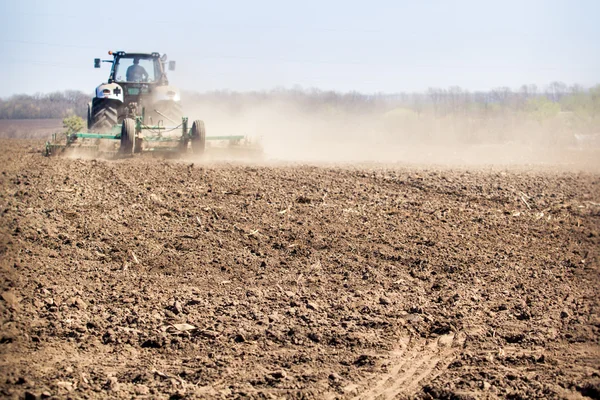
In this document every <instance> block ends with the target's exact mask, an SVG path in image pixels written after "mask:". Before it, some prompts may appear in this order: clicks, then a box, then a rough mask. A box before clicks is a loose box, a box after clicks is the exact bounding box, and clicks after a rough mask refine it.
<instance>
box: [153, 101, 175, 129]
mask: <svg viewBox="0 0 600 400" xmlns="http://www.w3.org/2000/svg"><path fill="white" fill-rule="evenodd" d="M154 110H158V111H160V113H161V114H163V115H165V116H166V117H167V118H165V117H163V116H162V115H160V114H158V113H156V112H155V111H154ZM150 115H152V121H153V123H154V124H157V123H158V121H161V120H162V122H163V125H165V126H177V125H179V124H181V118H182V117H183V109H182V108H181V103H178V102H175V101H159V102H157V103H155V104H154V105H153V107H152V111H151V113H150Z"/></svg>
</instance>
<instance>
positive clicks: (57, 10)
mask: <svg viewBox="0 0 600 400" xmlns="http://www.w3.org/2000/svg"><path fill="white" fill-rule="evenodd" d="M0 13H1V15H2V17H3V24H1V25H0V46H1V47H2V54H3V55H4V57H3V62H2V63H0V73H1V76H3V77H4V78H5V79H4V80H3V84H2V85H0V96H2V97H6V96H9V95H12V94H15V93H35V92H49V91H53V90H64V89H78V90H84V91H87V92H91V91H92V90H93V89H94V88H95V87H96V86H97V85H98V84H99V83H101V82H103V81H105V80H106V78H107V76H108V64H104V66H103V68H102V69H100V70H96V69H94V68H93V59H94V58H95V57H104V58H108V55H107V51H108V50H125V51H148V52H151V51H158V52H161V53H167V54H168V55H169V59H171V60H176V61H177V71H175V72H174V73H171V74H170V76H169V77H170V80H171V82H172V83H173V84H176V85H178V86H179V87H181V88H187V89H190V90H198V91H208V90H218V89H230V90H262V89H272V88H275V87H287V88H290V87H294V86H301V87H303V88H320V89H334V90H341V91H351V90H357V91H361V92H366V93H374V92H388V93H393V92H400V91H424V90H427V88H428V87H449V86H453V85H457V86H461V87H463V88H465V89H469V90H485V89H490V88H494V87H499V86H508V87H511V88H518V87H519V86H520V85H521V84H525V83H527V84H537V85H538V86H543V85H546V84H548V83H550V82H552V81H556V80H558V81H563V82H565V83H567V84H573V83H579V84H582V85H585V86H590V85H593V84H596V83H599V82H600V79H599V76H600V41H599V40H598V39H599V38H600V23H599V22H598V21H599V20H598V16H600V1H598V0H572V1H558V0H546V1H540V0H520V1H513V0H503V1H499V0H498V1H485V0H479V1H475V0H472V1H471V0H469V1H467V0H464V1H458V0H457V1H441V0H438V1H436V0H422V1H416V0H412V1H400V0H396V1H377V0H372V1H368V2H367V1H364V0H363V1H351V0H347V1H337V0H332V1H326V0H322V1H312V0H304V1H297V2H286V1H281V0H279V1H261V0H255V1H226V0H224V1H214V0H213V1H176V0H172V1H154V0H148V1H135V0H131V1H126V0H122V1H112V0H105V1H101V2H93V1H81V0H64V1H55V0H45V1H34V0H3V1H2V2H1V3H0Z"/></svg>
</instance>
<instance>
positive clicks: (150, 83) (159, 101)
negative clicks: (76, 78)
mask: <svg viewBox="0 0 600 400" xmlns="http://www.w3.org/2000/svg"><path fill="white" fill-rule="evenodd" d="M108 54H109V55H111V56H113V59H112V60H100V59H99V58H96V59H95V60H94V67H95V68H100V65H101V63H102V62H107V63H110V64H111V69H110V74H109V76H108V82H107V83H103V84H101V85H100V86H98V87H97V88H96V96H95V97H94V99H93V100H92V103H90V104H89V106H88V129H91V130H94V131H99V132H101V131H109V130H111V129H112V128H113V126H115V125H118V124H120V123H121V122H122V121H123V120H124V119H125V118H135V117H138V116H141V117H142V118H143V119H144V121H146V120H147V122H149V123H156V122H159V121H163V122H165V121H169V122H174V121H179V120H181V116H182V112H181V104H180V94H179V90H178V89H177V88H175V87H172V86H169V81H168V80H167V74H166V70H167V69H169V70H170V71H173V70H174V69H175V61H169V62H167V55H166V54H163V55H162V56H161V55H160V54H159V53H156V52H154V53H128V52H124V51H115V52H112V51H109V52H108ZM146 117H148V118H146Z"/></svg>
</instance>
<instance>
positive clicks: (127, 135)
mask: <svg viewBox="0 0 600 400" xmlns="http://www.w3.org/2000/svg"><path fill="white" fill-rule="evenodd" d="M119 151H120V152H121V154H124V155H125V154H127V155H129V154H133V153H138V152H139V141H138V140H136V137H135V121H134V120H133V119H131V118H126V119H125V120H123V125H121V146H120V148H119Z"/></svg>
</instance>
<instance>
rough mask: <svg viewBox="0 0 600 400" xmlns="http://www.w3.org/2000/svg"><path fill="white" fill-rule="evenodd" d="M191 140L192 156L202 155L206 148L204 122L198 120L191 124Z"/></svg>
mask: <svg viewBox="0 0 600 400" xmlns="http://www.w3.org/2000/svg"><path fill="white" fill-rule="evenodd" d="M191 139H192V151H193V152H194V154H197V155H202V154H204V149H205V148H206V128H205V127H204V122H202V121H200V120H199V119H197V120H195V121H194V123H193V124H192V132H191Z"/></svg>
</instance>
